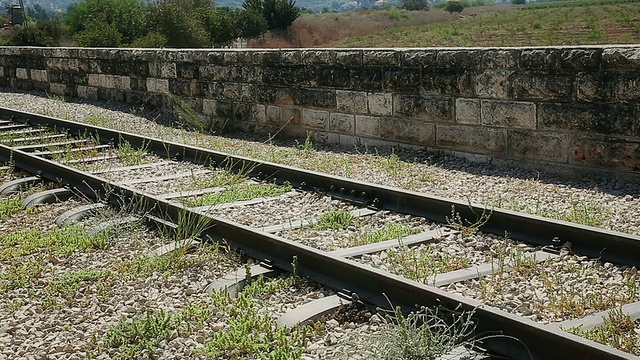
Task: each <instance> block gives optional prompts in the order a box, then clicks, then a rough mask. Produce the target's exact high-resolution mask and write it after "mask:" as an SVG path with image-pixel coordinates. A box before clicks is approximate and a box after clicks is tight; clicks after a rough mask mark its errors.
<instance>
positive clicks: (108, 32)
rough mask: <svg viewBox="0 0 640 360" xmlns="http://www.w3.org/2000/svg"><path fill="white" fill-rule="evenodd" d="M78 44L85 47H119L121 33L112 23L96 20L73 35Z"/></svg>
mask: <svg viewBox="0 0 640 360" xmlns="http://www.w3.org/2000/svg"><path fill="white" fill-rule="evenodd" d="M75 38H76V41H77V42H78V45H80V46H86V47H120V45H122V34H120V32H119V31H118V29H117V28H116V26H115V25H114V24H108V23H106V22H104V21H96V22H93V23H90V24H88V25H87V27H86V28H85V30H83V31H81V32H79V33H77V34H76V36H75Z"/></svg>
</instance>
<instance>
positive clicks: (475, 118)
mask: <svg viewBox="0 0 640 360" xmlns="http://www.w3.org/2000/svg"><path fill="white" fill-rule="evenodd" d="M481 119H482V113H481V100H480V99H462V98H461V99H456V122H457V123H459V124H480V122H481Z"/></svg>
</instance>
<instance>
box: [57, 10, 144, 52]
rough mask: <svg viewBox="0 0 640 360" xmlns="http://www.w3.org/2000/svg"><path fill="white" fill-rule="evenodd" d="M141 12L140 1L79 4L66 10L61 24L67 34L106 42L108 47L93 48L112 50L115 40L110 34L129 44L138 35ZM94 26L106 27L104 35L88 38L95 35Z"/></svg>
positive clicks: (140, 32)
mask: <svg viewBox="0 0 640 360" xmlns="http://www.w3.org/2000/svg"><path fill="white" fill-rule="evenodd" d="M143 8H144V3H143V0H81V1H80V2H78V3H76V4H72V5H70V6H69V8H68V9H67V15H66V18H65V22H66V24H67V25H69V32H70V33H71V34H78V35H79V36H80V38H92V39H94V40H98V39H99V38H101V37H103V38H104V39H105V40H108V43H109V45H107V44H104V45H100V44H97V43H96V45H95V46H113V44H114V42H113V41H114V40H115V38H116V37H117V36H116V34H115V33H114V31H115V32H117V33H119V34H120V39H121V42H123V43H131V42H132V41H133V40H135V39H136V38H138V37H140V36H141V35H142V21H143V18H142V14H143V12H142V11H143ZM96 24H100V25H103V26H106V28H105V31H106V32H108V33H107V34H104V36H102V35H101V34H92V33H93V32H94V31H99V30H98V29H97V28H96ZM87 31H88V32H87ZM81 33H82V35H80V34H81ZM94 40H92V41H91V42H92V43H93V41H94ZM118 45H119V44H118Z"/></svg>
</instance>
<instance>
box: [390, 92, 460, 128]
mask: <svg viewBox="0 0 640 360" xmlns="http://www.w3.org/2000/svg"><path fill="white" fill-rule="evenodd" d="M451 103H452V100H451V98H442V97H440V98H426V97H422V96H413V95H394V96H393V115H396V116H408V117H412V118H419V119H424V120H427V121H436V122H452V121H453V107H452V104H451Z"/></svg>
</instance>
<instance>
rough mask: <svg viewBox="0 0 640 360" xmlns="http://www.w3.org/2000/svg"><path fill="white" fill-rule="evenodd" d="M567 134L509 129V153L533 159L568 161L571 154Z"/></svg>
mask: <svg viewBox="0 0 640 360" xmlns="http://www.w3.org/2000/svg"><path fill="white" fill-rule="evenodd" d="M568 152H569V137H568V136H567V134H559V133H549V132H536V131H522V130H512V131H509V155H511V156H516V157H522V158H528V159H533V160H547V161H556V162H567V160H568V155H569V153H568Z"/></svg>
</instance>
